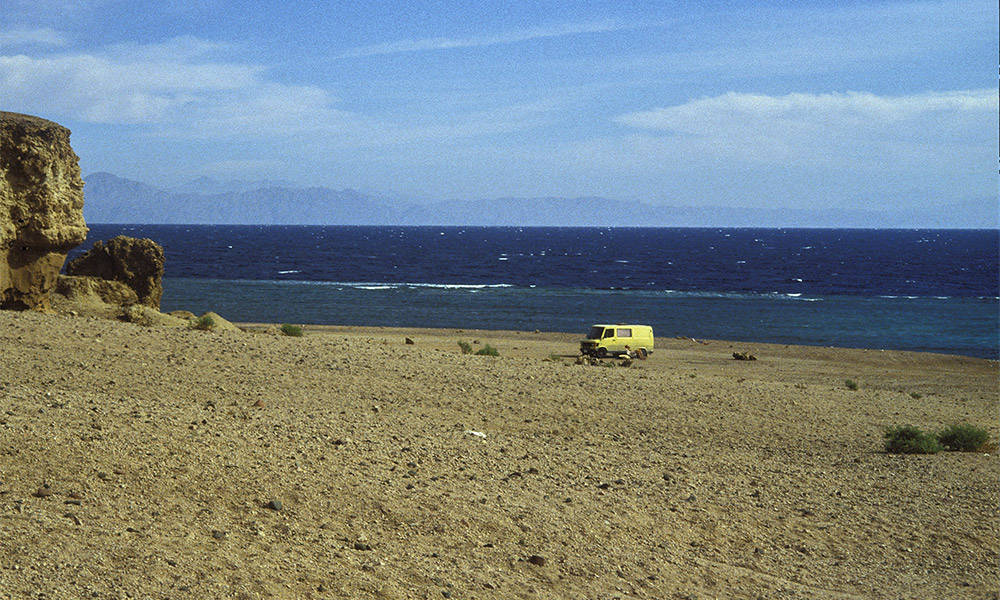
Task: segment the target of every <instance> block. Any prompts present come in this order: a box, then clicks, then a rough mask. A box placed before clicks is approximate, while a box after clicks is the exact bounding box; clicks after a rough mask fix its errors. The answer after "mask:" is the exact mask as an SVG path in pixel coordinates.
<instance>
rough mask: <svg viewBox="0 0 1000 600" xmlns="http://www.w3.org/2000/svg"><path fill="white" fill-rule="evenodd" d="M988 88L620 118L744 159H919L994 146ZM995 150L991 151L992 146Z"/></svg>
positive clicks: (677, 141) (728, 104) (713, 106)
mask: <svg viewBox="0 0 1000 600" xmlns="http://www.w3.org/2000/svg"><path fill="white" fill-rule="evenodd" d="M997 110H998V106H997V96H996V90H962V91H948V92H929V93H924V94H915V95H909V96H878V95H875V94H870V93H863V92H848V93H833V94H787V95H784V96H767V95H761V94H743V93H735V92H730V93H727V94H723V95H721V96H715V97H709V98H700V99H697V100H692V101H690V102H687V103H685V104H680V105H676V106H670V107H665V108H658V109H654V110H648V111H640V112H634V113H629V114H625V115H621V116H619V117H617V118H616V119H615V120H616V121H617V122H618V123H621V124H623V125H627V126H629V127H634V128H639V129H646V130H654V131H661V132H663V133H664V134H665V135H666V136H667V139H669V140H671V141H672V143H673V144H674V145H683V146H685V147H687V148H690V149H695V148H696V149H697V150H698V151H700V152H704V153H707V154H709V155H714V156H729V157H736V158H743V159H746V160H748V161H751V162H783V163H789V162H792V163H803V162H813V163H823V164H828V165H832V164H842V163H845V162H846V163H849V162H863V161H875V162H882V161H887V160H890V159H892V160H911V159H914V158H916V157H921V158H926V157H927V155H928V154H929V153H932V152H933V151H934V149H937V150H942V149H944V148H945V147H950V148H951V149H952V150H957V151H962V152H966V153H968V152H970V151H972V152H974V151H975V149H976V148H982V147H986V146H993V147H995V146H996V130H997V126H996V122H997ZM994 149H995V148H994Z"/></svg>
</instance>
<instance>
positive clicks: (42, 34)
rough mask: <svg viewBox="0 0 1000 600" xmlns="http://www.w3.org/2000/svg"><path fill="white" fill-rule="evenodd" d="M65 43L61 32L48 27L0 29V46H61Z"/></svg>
mask: <svg viewBox="0 0 1000 600" xmlns="http://www.w3.org/2000/svg"><path fill="white" fill-rule="evenodd" d="M65 43H66V39H65V38H64V37H63V35H62V34H61V33H59V32H58V31H56V30H55V29H50V28H48V27H41V28H37V29H24V28H22V29H7V30H0V48H3V47H6V46H23V45H27V44H38V45H45V46H62V45H64V44H65Z"/></svg>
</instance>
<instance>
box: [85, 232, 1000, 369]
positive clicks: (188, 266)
mask: <svg viewBox="0 0 1000 600" xmlns="http://www.w3.org/2000/svg"><path fill="white" fill-rule="evenodd" d="M120 234H124V235H128V236H132V237H146V238H151V239H153V240H155V241H156V242H158V243H160V244H161V245H162V246H163V247H164V250H165V252H166V273H165V281H164V285H165V295H164V299H163V306H164V308H166V309H168V310H172V309H187V310H192V311H194V312H202V311H207V310H214V311H217V312H219V313H220V314H222V315H223V316H225V317H227V318H229V319H231V320H236V321H266V322H297V323H317V324H348V325H351V324H354V325H387V326H391V325H398V326H429V327H450V328H485V329H520V330H534V329H539V330H546V331H569V332H581V333H582V332H583V331H585V330H586V329H587V327H588V326H589V325H590V324H592V323H594V322H602V321H603V322H606V321H616V322H619V321H632V322H635V321H640V322H644V323H649V324H651V325H653V327H654V328H655V331H656V333H657V335H660V336H675V335H684V336H690V337H696V338H717V339H732V340H740V341H747V342H754V341H760V342H776V343H795V344H813V345H823V346H853V347H864V348H892V349H904V350H923V351H936V352H946V353H953V354H964V355H970V356H979V357H985V358H997V357H998V351H997V342H998V331H997V330H998V317H1000V315H998V301H997V297H998V296H1000V282H998V270H1000V266H998V261H1000V232H997V231H996V230H845V229H685V228H675V229H628V228H624V229H623V228H598V227H594V228H531V227H523V228H522V227H346V226H337V227H326V226H324V227H319V226H206V225H100V224H97V225H94V224H92V225H91V231H90V236H89V238H88V242H87V243H86V244H84V245H83V246H81V247H80V248H78V249H77V250H75V251H74V254H77V253H79V252H82V251H84V250H85V249H86V248H87V247H88V246H89V244H92V243H93V242H94V241H96V240H98V239H108V238H110V237H113V236H115V235H120Z"/></svg>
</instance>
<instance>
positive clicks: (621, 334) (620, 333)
mask: <svg viewBox="0 0 1000 600" xmlns="http://www.w3.org/2000/svg"><path fill="white" fill-rule="evenodd" d="M618 337H632V330H631V329H619V330H618Z"/></svg>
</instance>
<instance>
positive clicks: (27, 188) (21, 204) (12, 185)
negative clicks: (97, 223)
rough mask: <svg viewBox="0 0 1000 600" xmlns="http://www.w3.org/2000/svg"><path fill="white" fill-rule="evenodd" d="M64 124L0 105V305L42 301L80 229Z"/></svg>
mask: <svg viewBox="0 0 1000 600" xmlns="http://www.w3.org/2000/svg"><path fill="white" fill-rule="evenodd" d="M69 135H70V132H69V129H66V128H65V127H63V126H61V125H58V124H56V123H53V122H51V121H46V120H45V119H39V118H38V117H32V116H28V115H21V114H17V113H9V112H0V308H6V309H26V308H40V309H45V308H48V306H49V292H50V291H51V290H52V288H53V286H55V283H56V279H57V277H58V276H59V269H61V268H62V265H63V262H65V260H66V253H67V252H68V251H69V250H70V249H72V248H73V247H75V246H78V245H79V244H80V243H82V242H83V240H84V239H85V238H86V237H87V225H86V224H85V223H84V221H83V180H82V179H81V178H80V166H79V164H78V158H77V156H76V153H75V152H73V148H71V147H70V144H69Z"/></svg>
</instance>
